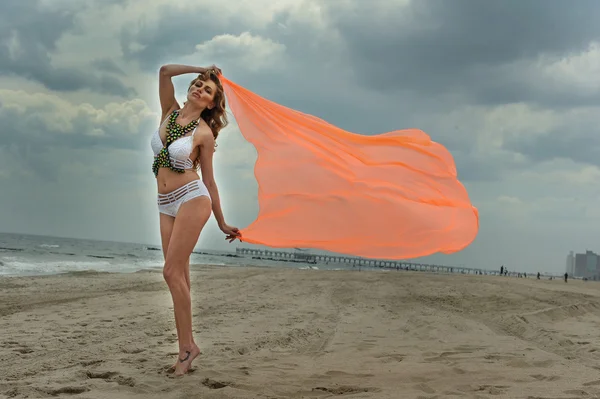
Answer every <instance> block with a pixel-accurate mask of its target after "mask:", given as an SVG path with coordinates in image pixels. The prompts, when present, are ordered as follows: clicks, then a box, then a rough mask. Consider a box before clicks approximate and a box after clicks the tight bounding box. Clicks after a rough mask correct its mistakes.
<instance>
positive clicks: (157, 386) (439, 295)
mask: <svg viewBox="0 0 600 399" xmlns="http://www.w3.org/2000/svg"><path fill="white" fill-rule="evenodd" d="M192 284H193V287H192V291H193V292H192V298H193V299H192V300H193V313H194V320H193V323H194V331H195V336H196V340H197V342H198V344H199V345H200V346H201V348H202V349H203V354H202V355H201V357H199V358H198V359H197V360H196V361H195V362H194V367H193V371H192V372H191V373H190V374H188V375H186V376H184V377H182V378H173V376H172V374H170V373H169V372H168V367H169V366H170V365H172V364H173V363H174V361H175V358H176V355H177V343H176V334H175V326H174V321H173V312H172V305H171V298H170V294H169V292H168V289H167V287H166V284H165V283H164V281H163V279H162V273H161V272H155V271H144V272H138V273H134V274H112V273H94V272H83V273H71V274H65V275H60V276H48V277H18V278H16V277H15V278H2V279H0V332H1V334H0V398H38V397H39V398H44V397H57V396H58V397H63V396H64V397H71V398H94V399H102V398H161V399H169V398H272V399H274V398H298V399H299V398H329V397H344V398H345V397H348V398H445V397H460V398H588V397H600V371H599V370H600V367H599V366H600V362H599V360H600V352H598V349H600V334H598V331H599V327H600V285H598V284H597V283H593V282H581V281H569V283H567V284H565V283H564V282H562V281H560V280H553V281H549V280H541V281H538V280H535V279H533V278H530V279H519V278H510V277H493V276H469V275H436V274H432V273H418V272H404V271H400V272H397V271H390V272H365V271H362V272H358V271H318V270H298V269H282V268H278V269H274V268H243V267H241V268H235V267H207V266H203V267H194V268H193V271H192Z"/></svg>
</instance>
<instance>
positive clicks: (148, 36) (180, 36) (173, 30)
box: [120, 3, 246, 71]
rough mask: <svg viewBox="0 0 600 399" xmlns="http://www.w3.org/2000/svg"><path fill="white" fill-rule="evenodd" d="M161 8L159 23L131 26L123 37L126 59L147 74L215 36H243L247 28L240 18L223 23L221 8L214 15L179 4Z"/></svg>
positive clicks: (122, 43) (208, 8)
mask: <svg viewBox="0 0 600 399" xmlns="http://www.w3.org/2000/svg"><path fill="white" fill-rule="evenodd" d="M160 7H161V10H160V12H159V15H160V18H159V19H158V21H156V22H153V23H151V24H148V23H142V22H140V23H139V24H132V25H131V26H128V27H125V28H123V30H122V31H121V33H120V42H121V49H122V51H123V55H124V57H125V58H126V59H127V60H134V61H137V62H138V66H139V67H140V69H142V70H144V71H155V70H156V69H157V67H158V66H159V65H160V64H163V63H169V62H170V61H171V59H173V58H175V57H178V56H181V55H184V54H191V53H193V52H194V51H195V48H196V45H198V44H199V43H202V42H203V41H206V40H210V39H212V38H213V37H214V36H215V35H219V34H225V33H229V34H240V33H242V32H244V30H245V28H246V24H245V23H244V21H243V20H242V19H240V18H236V17H231V18H228V19H227V20H226V21H222V20H221V19H220V18H218V15H215V14H214V13H215V12H217V13H218V12H219V10H218V7H216V8H215V9H214V10H215V11H213V10H212V9H211V8H210V7H205V6H199V7H198V8H193V7H192V8H191V7H190V6H189V5H188V6H186V7H181V6H178V5H177V4H176V3H174V4H173V5H169V6H160ZM199 63H202V61H199ZM204 63H206V62H204Z"/></svg>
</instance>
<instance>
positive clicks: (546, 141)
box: [504, 126, 600, 167]
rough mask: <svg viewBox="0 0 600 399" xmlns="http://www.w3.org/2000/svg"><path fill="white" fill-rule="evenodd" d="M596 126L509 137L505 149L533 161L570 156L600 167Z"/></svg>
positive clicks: (599, 140) (599, 143) (572, 158)
mask: <svg viewBox="0 0 600 399" xmlns="http://www.w3.org/2000/svg"><path fill="white" fill-rule="evenodd" d="M599 133H600V132H599V131H598V128H597V127H596V126H588V127H583V126H579V127H575V128H568V127H565V128H561V129H553V130H551V131H550V132H548V133H546V134H543V135H539V136H519V137H515V138H513V139H511V140H508V141H507V142H506V143H505V144H504V147H505V148H506V149H507V150H510V151H514V152H518V153H520V154H523V155H525V156H526V157H527V158H529V159H530V160H532V161H534V162H543V161H550V160H554V159H570V160H573V161H575V162H578V163H584V164H590V165H596V166H598V167H600V137H599V135H598V134H599Z"/></svg>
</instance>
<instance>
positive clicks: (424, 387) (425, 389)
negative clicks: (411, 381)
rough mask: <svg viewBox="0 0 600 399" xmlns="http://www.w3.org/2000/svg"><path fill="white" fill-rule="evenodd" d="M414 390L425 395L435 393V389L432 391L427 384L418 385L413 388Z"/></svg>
mask: <svg viewBox="0 0 600 399" xmlns="http://www.w3.org/2000/svg"><path fill="white" fill-rule="evenodd" d="M414 388H415V389H418V390H419V391H422V392H425V393H435V389H433V388H432V387H430V386H429V385H427V384H418V385H415V386H414Z"/></svg>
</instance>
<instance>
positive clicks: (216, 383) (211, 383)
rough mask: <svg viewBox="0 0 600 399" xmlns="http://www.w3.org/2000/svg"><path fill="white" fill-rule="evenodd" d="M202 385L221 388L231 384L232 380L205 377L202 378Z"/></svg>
mask: <svg viewBox="0 0 600 399" xmlns="http://www.w3.org/2000/svg"><path fill="white" fill-rule="evenodd" d="M202 385H204V386H206V387H208V388H210V389H221V388H225V387H228V386H231V382H227V381H217V380H213V379H211V378H205V379H203V380H202Z"/></svg>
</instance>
